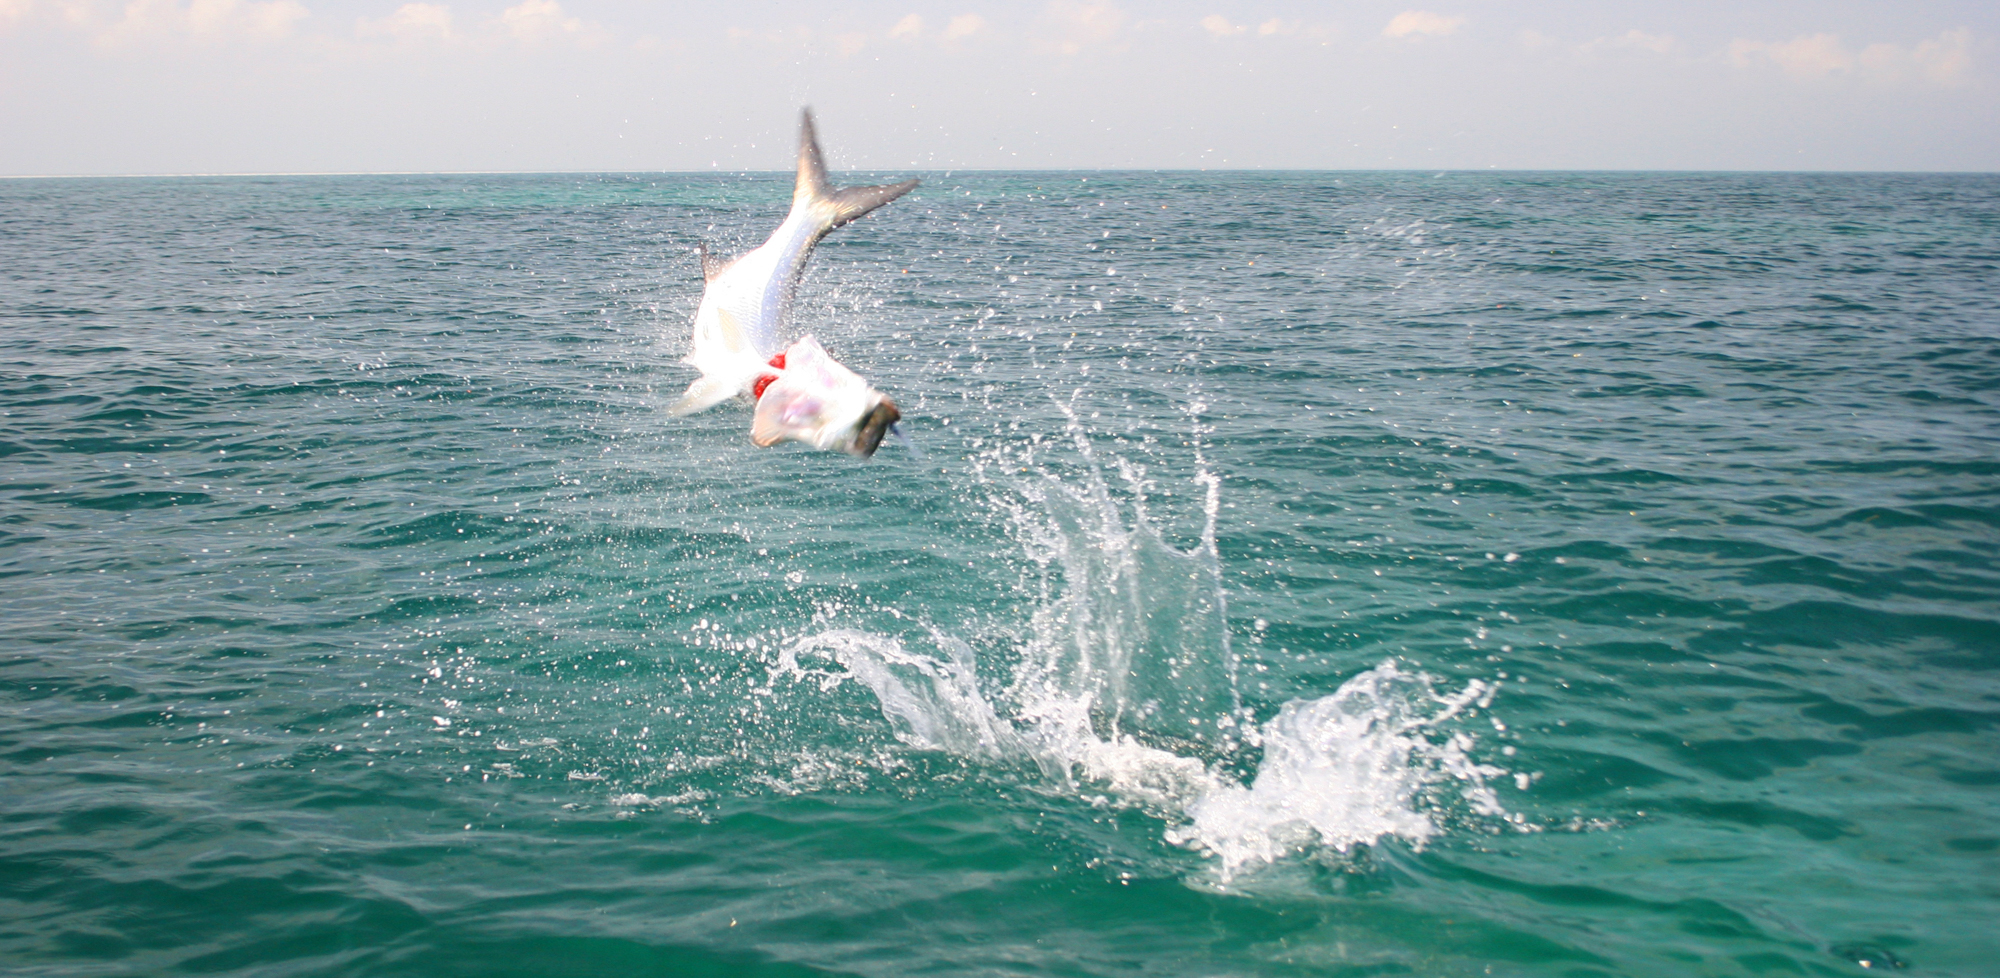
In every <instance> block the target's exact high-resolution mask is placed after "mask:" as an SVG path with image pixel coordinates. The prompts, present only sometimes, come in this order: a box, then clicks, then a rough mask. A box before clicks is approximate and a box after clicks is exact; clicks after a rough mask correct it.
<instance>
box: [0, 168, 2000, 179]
mask: <svg viewBox="0 0 2000 978" xmlns="http://www.w3.org/2000/svg"><path fill="white" fill-rule="evenodd" d="M836 172H841V173H889V172H899V173H901V172H907V173H937V174H944V175H950V174H954V173H1437V174H1444V173H1686V174H1695V173H1711V174H1773V175H1776V174H1819V175H1841V174H1847V175H1880V176H1994V175H2000V170H1835V169H1825V170H1780V169H1740V170H1733V169H1703V168H1661V169H1652V168H1646V167H1505V168H1503V167H1497V166H1487V167H1449V166H1447V167H1430V166H1425V167H1146V166H1128V167H1029V168H1008V167H942V168H938V169H932V170H922V169H896V168H874V167H855V168H849V169H844V170H839V171H836ZM702 173H705V174H714V175H718V176H720V175H742V176H748V175H753V174H755V175H772V176H778V175H789V174H791V173H792V170H790V169H789V168H787V169H774V170H750V169H742V170H737V169H720V168H711V169H702V170H620V169H602V168H598V169H581V170H290V171H287V170H270V171H254V170H245V171H214V172H183V173H9V174H0V180H166V179H202V178H215V177H445V176H464V177H469V176H584V175H608V174H658V175H661V176H692V175H694V174H702Z"/></svg>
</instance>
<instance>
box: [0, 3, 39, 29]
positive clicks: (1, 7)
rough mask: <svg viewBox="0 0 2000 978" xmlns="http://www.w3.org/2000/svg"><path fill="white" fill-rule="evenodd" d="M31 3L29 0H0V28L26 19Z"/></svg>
mask: <svg viewBox="0 0 2000 978" xmlns="http://www.w3.org/2000/svg"><path fill="white" fill-rule="evenodd" d="M31 5H32V3H31V0H0V28H6V27H11V26H13V25H14V24H17V23H20V22H21V21H24V20H27V19H28V9H29V7H30V6H31Z"/></svg>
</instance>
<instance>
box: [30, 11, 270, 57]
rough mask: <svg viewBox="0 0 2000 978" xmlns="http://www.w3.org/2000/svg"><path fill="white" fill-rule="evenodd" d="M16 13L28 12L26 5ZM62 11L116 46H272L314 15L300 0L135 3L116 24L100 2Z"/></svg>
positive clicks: (64, 17) (68, 19) (97, 39)
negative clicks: (166, 42) (181, 42)
mask: <svg viewBox="0 0 2000 978" xmlns="http://www.w3.org/2000/svg"><path fill="white" fill-rule="evenodd" d="M15 9H17V10H18V11H19V12H20V13H21V15H23V16H25V15H26V14H27V13H28V5H27V4H26V3H19V4H17V5H16V7H15ZM59 9H60V11H61V18H62V20H63V21H64V22H65V23H67V24H68V25H69V26H70V27H73V28H76V29H79V30H82V31H83V32H84V33H86V34H89V35H90V37H91V40H92V41H94V42H96V43H97V44H100V45H111V46H115V45H121V44H132V43H143V42H147V41H155V40H162V39H166V38H192V39H196V40H202V41H223V42H226V41H236V40H247V41H272V40H278V39H281V38H284V37H287V36H289V35H290V34H291V33H292V28H293V27H294V26H295V25H296V24H297V23H298V22H299V21H301V20H304V19H305V18H306V17H307V16H308V15H309V12H308V11H307V10H306V8H305V6H304V5H303V4H300V3H298V2H296V0H261V2H260V0H191V2H189V3H188V4H186V5H185V6H183V5H182V4H180V3H177V2H175V0H133V2H131V3H128V4H126V5H125V6H124V8H123V9H122V10H121V11H120V12H119V15H118V16H117V18H116V19H112V18H109V17H106V16H105V15H104V14H103V13H102V12H101V8H100V7H99V5H98V4H95V3H89V2H70V3H64V4H60V5H59Z"/></svg>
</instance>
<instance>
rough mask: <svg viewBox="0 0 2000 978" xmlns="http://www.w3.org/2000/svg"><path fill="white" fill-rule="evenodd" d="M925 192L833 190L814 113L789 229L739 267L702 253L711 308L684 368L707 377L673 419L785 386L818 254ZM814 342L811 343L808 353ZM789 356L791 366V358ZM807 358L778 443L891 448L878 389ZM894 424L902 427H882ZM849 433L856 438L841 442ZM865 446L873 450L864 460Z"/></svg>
mask: <svg viewBox="0 0 2000 978" xmlns="http://www.w3.org/2000/svg"><path fill="white" fill-rule="evenodd" d="M917 183H918V181H916V180H906V181H904V182H902V183H895V184H887V185H883V186H876V187H845V188H838V189H836V188H835V187H834V186H833V185H832V184H831V183H830V182H829V181H828V180H827V175H826V164H825V162H824V161H823V159H822V157H821V154H820V149H819V139H818V137H817V135H816V134H815V132H814V129H813V118H812V113H811V111H810V110H808V111H806V112H805V113H803V114H802V116H801V118H800V122H799V159H798V179H797V182H796V183H795V184H794V185H793V189H792V209H791V211H790V213H788V214H786V215H785V220H784V223H782V224H780V225H778V229H777V230H776V231H774V232H772V233H771V237H770V239H769V240H767V241H765V242H764V243H763V244H761V245H759V246H757V247H756V248H754V249H752V250H751V251H748V252H746V253H744V254H742V255H740V256H738V257H736V258H735V259H734V260H730V261H722V260H719V259H717V258H715V257H714V256H712V255H710V254H709V253H708V251H707V249H706V248H704V249H703V250H702V253H701V265H702V277H703V279H704V280H705V286H704V288H703V290H702V294H701V305H700V306H699V307H698V308H697V309H696V310H695V316H694V342H693V345H692V347H691V348H690V350H689V352H688V355H687V356H686V357H684V358H682V362H684V363H687V364H689V365H690V366H693V367H694V368H695V369H697V370H700V371H701V376H700V377H699V378H697V379H696V380H695V382H694V383H692V384H690V385H689V386H688V389H687V393H686V394H684V395H683V396H682V397H681V398H680V400H678V401H676V402H675V403H674V405H673V407H672V408H671V410H672V412H673V413H674V414H691V413H693V412H695V411H700V410H704V409H706V408H710V407H713V406H715V405H716V404H720V403H721V402H723V401H725V400H728V399H729V398H731V397H736V396H739V395H747V394H751V393H752V392H753V389H754V388H756V387H757V382H758V380H759V378H764V377H772V376H774V375H778V376H780V377H782V375H783V373H784V372H785V370H786V369H787V368H784V367H774V366H773V360H774V359H779V360H782V361H783V362H785V363H790V362H791V353H792V351H793V350H794V349H797V348H798V347H799V345H800V344H793V345H792V347H791V348H789V349H788V348H787V347H785V346H783V345H781V341H780V339H779V337H780V335H781V333H782V331H783V328H784V325H785V321H786V318H787V316H788V315H789V314H790V312H791V306H792V298H793V296H795V295H796V294H797V293H798V286H799V277H800V276H801V275H802V274H803V273H804V271H805V265H806V260H807V259H808V258H810V257H811V256H812V250H813V246H815V245H817V244H819V241H820V239H821V238H824V237H826V235H827V233H828V232H830V231H832V230H833V229H834V228H837V227H839V226H841V225H843V224H846V223H847V222H849V221H852V220H854V219H855V218H858V217H860V216H862V215H864V214H867V213H868V212H870V211H872V210H874V209H875V208H877V207H880V206H882V205H883V204H886V203H888V202H890V201H892V200H895V199H896V198H898V197H901V196H902V195H904V194H906V193H908V192H909V191H910V189H911V188H913V187H915V186H916V185H917ZM810 340H811V338H810V337H807V338H806V340H804V341H801V343H806V342H809V341H810ZM780 353H784V354H786V356H784V357H782V358H781V357H779V354H780ZM799 354H800V356H799V361H798V362H799V364H800V366H801V367H802V368H809V369H806V370H802V371H801V373H800V374H799V376H797V377H794V378H791V379H790V380H789V381H780V382H779V383H774V384H773V385H772V386H777V387H779V388H780V394H782V395H784V399H785V401H786V403H787V404H789V405H791V408H790V410H789V411H788V412H772V420H771V421H770V422H769V423H767V424H766V425H765V427H764V428H763V429H762V430H763V431H764V432H765V434H767V435H771V436H773V437H775V439H776V441H784V440H796V441H804V442H805V443H807V444H811V445H814V446H815V447H820V448H841V449H843V450H846V451H852V452H855V454H861V455H866V454H868V453H870V452H872V451H873V450H874V447H875V444H877V443H879V442H880V441H881V435H882V432H881V430H880V428H879V427H878V428H877V430H875V432H874V437H873V439H872V441H871V440H870V439H869V438H868V432H867V431H866V428H867V423H868V422H869V421H870V420H871V419H879V417H880V414H879V412H877V411H876V408H877V407H878V406H880V405H882V404H886V403H888V398H886V397H884V396H882V394H881V392H879V391H873V390H872V389H870V388H868V387H867V385H866V383H865V382H862V381H861V378H860V377H858V376H856V375H855V374H854V372H853V371H850V370H848V369H847V368H845V367H842V366H840V364H838V363H837V362H835V361H834V360H833V358H832V357H830V356H828V355H827V354H826V351H825V350H824V349H822V348H821V347H820V346H819V344H818V343H817V342H811V343H810V349H807V350H800V351H799ZM856 382H859V383H861V389H862V390H863V391H868V392H869V393H870V394H872V397H870V396H859V395H857V394H856V392H855V391H854V390H853V389H852V388H853V384H854V383H856ZM811 383H824V384H827V385H830V386H827V387H826V388H825V389H824V390H819V391H817V392H815V391H814V390H812V389H811V388H810V387H809V384H811ZM766 393H768V391H766ZM807 401H813V402H814V403H816V404H817V405H818V410H816V411H814V412H807V413H810V414H811V415H812V416H813V417H814V418H816V419H817V420H816V421H813V422H812V423H811V424H807V423H805V415H804V414H801V413H800V412H801V411H802V410H803V405H805V404H806V402H807ZM760 405H761V398H760ZM889 410H890V411H891V412H893V411H894V405H893V404H889ZM850 415H851V416H850ZM761 416H762V415H761V414H760V417H761ZM779 416H784V417H789V418H790V419H791V421H789V422H783V423H781V422H779V421H778V420H776V419H777V418H778V417H779ZM893 421H894V418H893V417H892V418H890V419H889V421H885V422H882V424H883V425H886V424H888V423H892V422H893ZM842 432H846V433H847V434H849V435H851V436H852V437H846V438H843V437H840V435H841V433H842ZM752 437H753V438H756V439H758V444H760V445H762V444H775V441H771V442H767V441H764V440H762V437H763V436H760V435H758V434H756V433H755V431H754V430H753V435H752ZM864 444H865V445H866V446H867V447H866V450H858V449H859V448H860V446H862V445H864Z"/></svg>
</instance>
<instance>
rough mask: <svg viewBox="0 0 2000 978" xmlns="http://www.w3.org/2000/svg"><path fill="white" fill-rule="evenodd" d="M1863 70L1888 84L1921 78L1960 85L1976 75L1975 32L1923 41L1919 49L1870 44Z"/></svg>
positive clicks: (1962, 30) (1961, 31)
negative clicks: (1913, 77) (1905, 79)
mask: <svg viewBox="0 0 2000 978" xmlns="http://www.w3.org/2000/svg"><path fill="white" fill-rule="evenodd" d="M1859 60H1860V62H1861V66H1862V69H1863V70H1864V71H1867V72H1868V73H1869V74H1871V75H1873V76H1875V77H1877V78H1880V79H1882V80H1884V81H1901V80H1903V79H1904V78H1907V77H1912V76H1915V77H1920V78H1923V79H1924V80H1926V81H1929V82H1931V83H1932V84H1935V85H1958V84H1961V83H1963V82H1965V81H1966V80H1967V78H1968V77H1970V76H1971V74H1972V32H1971V31H1969V30H1966V29H1965V28H1963V27H1961V28H1958V29H1957V30H1950V31H1945V32H1943V33H1941V34H1939V35H1938V36H1936V37H1934V38H1930V39H1928V40H1924V41H1920V42H1918V43H1917V45H1916V46H1915V47H1911V48H1906V47H1903V46H1902V45H1899V44H1870V45H1868V46H1867V47H1865V48H1862V49H1861V56H1860V58H1859Z"/></svg>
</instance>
